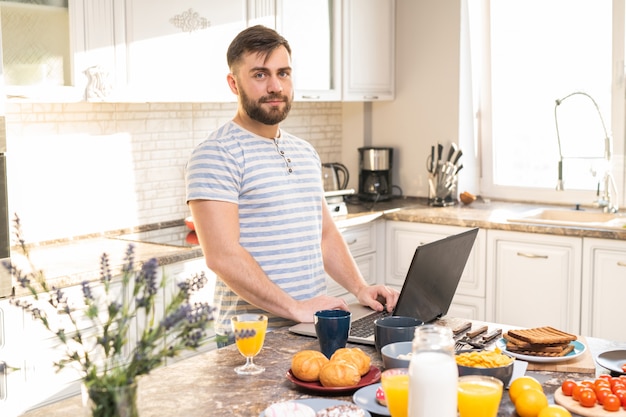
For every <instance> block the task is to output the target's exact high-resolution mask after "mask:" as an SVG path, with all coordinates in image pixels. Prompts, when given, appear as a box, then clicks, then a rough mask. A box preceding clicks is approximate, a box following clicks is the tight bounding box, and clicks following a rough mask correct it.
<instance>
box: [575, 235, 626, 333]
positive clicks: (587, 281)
mask: <svg viewBox="0 0 626 417" xmlns="http://www.w3.org/2000/svg"><path fill="white" fill-rule="evenodd" d="M583 247H584V254H585V255H584V261H583V302H582V332H583V333H584V334H586V335H590V336H594V337H601V338H604V339H610V340H616V341H620V342H626V328H625V327H624V322H623V320H622V318H623V317H624V314H623V313H621V311H620V310H621V306H623V304H624V294H626V241H623V240H621V241H620V240H602V239H587V238H585V239H584V241H583Z"/></svg>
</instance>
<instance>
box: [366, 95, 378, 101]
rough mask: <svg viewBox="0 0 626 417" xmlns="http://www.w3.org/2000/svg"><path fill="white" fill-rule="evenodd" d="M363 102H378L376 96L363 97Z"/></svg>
mask: <svg viewBox="0 0 626 417" xmlns="http://www.w3.org/2000/svg"><path fill="white" fill-rule="evenodd" d="M363 99H364V100H378V96H363Z"/></svg>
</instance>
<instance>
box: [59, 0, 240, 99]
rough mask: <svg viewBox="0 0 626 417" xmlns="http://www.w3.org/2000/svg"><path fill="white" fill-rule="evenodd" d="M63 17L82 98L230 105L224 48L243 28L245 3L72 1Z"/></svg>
mask: <svg viewBox="0 0 626 417" xmlns="http://www.w3.org/2000/svg"><path fill="white" fill-rule="evenodd" d="M70 13H71V17H72V20H71V21H72V28H73V33H74V34H75V35H74V38H75V40H74V45H73V51H74V59H75V75H76V85H77V86H78V87H79V88H82V89H83V90H84V91H86V93H87V97H88V99H91V100H106V101H120V100H124V101H184V102H187V101H191V102H194V101H201V102H228V101H235V99H236V97H235V96H234V95H233V94H232V92H231V91H230V89H229V88H228V84H227V82H226V75H227V74H228V66H227V64H226V51H227V49H228V45H229V44H230V42H231V41H232V39H233V38H234V37H235V36H236V35H237V33H239V32H240V31H241V30H242V29H244V28H245V27H246V24H247V16H248V12H247V1H246V0H237V1H229V2H223V1H220V0H184V1H177V2H172V1H165V0H158V1H154V0H126V1H124V0H73V2H72V3H71V4H70Z"/></svg>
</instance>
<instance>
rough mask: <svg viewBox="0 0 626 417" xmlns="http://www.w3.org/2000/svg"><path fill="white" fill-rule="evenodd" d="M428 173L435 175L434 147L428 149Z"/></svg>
mask: <svg viewBox="0 0 626 417" xmlns="http://www.w3.org/2000/svg"><path fill="white" fill-rule="evenodd" d="M428 172H430V173H431V174H434V173H435V145H433V146H431V147H430V162H429V165H428Z"/></svg>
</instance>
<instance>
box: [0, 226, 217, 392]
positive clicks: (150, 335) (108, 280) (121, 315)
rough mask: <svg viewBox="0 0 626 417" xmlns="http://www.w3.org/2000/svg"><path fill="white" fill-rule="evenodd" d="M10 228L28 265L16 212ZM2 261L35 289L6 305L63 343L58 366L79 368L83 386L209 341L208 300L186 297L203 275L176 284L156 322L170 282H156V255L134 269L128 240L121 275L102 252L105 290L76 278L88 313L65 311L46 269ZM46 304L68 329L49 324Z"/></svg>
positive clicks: (112, 380)
mask: <svg viewBox="0 0 626 417" xmlns="http://www.w3.org/2000/svg"><path fill="white" fill-rule="evenodd" d="M15 226H16V229H17V230H18V231H17V232H16V236H17V237H18V238H20V240H19V241H20V242H21V243H20V244H21V247H22V249H23V252H24V254H25V255H26V257H27V259H28V260H29V262H30V257H29V253H28V248H27V247H26V245H25V243H24V242H25V241H24V240H23V239H21V231H20V230H19V229H20V224H19V219H18V218H17V216H16V220H15ZM3 266H4V267H5V268H6V269H7V270H9V271H10V272H11V273H12V274H13V275H14V276H15V277H17V280H18V282H20V285H22V286H23V287H24V288H27V289H28V290H29V291H30V292H31V294H32V301H27V300H29V299H18V298H15V297H13V298H12V299H11V302H12V303H13V304H14V305H16V306H18V307H21V308H22V309H23V310H24V311H25V312H28V313H30V314H31V315H32V316H33V317H34V318H35V319H36V320H39V321H40V322H41V323H42V324H43V325H44V326H45V327H46V328H47V329H49V330H50V331H52V332H53V333H54V334H55V335H56V336H57V338H58V339H59V340H60V341H61V342H62V343H63V344H64V345H65V349H66V352H65V353H66V355H65V356H64V357H63V358H62V359H60V360H59V361H58V362H56V366H57V367H58V368H59V369H61V368H63V367H65V366H67V365H71V364H76V365H78V366H79V368H80V370H81V372H82V373H83V375H84V382H85V383H86V385H87V387H88V388H92V387H100V388H103V387H105V388H109V387H113V386H121V385H125V384H128V383H129V382H131V381H133V380H134V379H135V378H136V377H138V376H140V375H145V374H148V373H149V372H150V371H151V370H152V369H154V368H156V367H157V366H159V365H161V364H162V363H163V362H164V360H165V358H168V357H174V356H176V355H178V354H180V353H181V352H182V351H184V350H189V349H196V348H197V347H199V346H200V345H201V344H202V343H203V342H204V341H205V340H206V329H207V328H208V327H209V325H210V323H211V321H212V320H213V311H214V309H212V308H211V307H210V306H209V305H208V304H207V303H191V302H190V299H191V296H192V295H193V293H195V292H196V291H198V290H199V289H201V288H202V287H203V286H204V285H205V284H206V282H207V281H208V280H207V278H206V276H204V274H199V275H196V276H194V277H192V278H190V279H188V280H186V281H185V282H184V283H180V284H178V286H177V289H178V291H176V292H175V293H174V294H172V295H171V296H170V298H169V302H168V303H167V304H166V305H165V310H164V311H165V314H164V317H163V319H161V320H158V319H157V317H156V314H157V310H159V309H160V308H161V307H160V306H158V305H157V300H158V298H157V294H158V291H159V288H166V287H167V283H166V279H167V277H165V276H163V278H162V280H161V282H160V283H159V282H157V281H158V275H159V274H158V268H159V266H158V262H157V260H156V259H150V260H148V261H146V262H145V263H144V264H143V265H142V267H141V268H140V269H139V270H138V271H137V270H136V267H135V252H134V245H132V244H130V245H128V248H127V250H126V252H125V256H124V264H123V265H122V267H121V277H119V278H118V277H115V276H114V274H113V273H112V269H111V265H110V260H109V256H108V255H107V254H103V255H102V256H101V257H100V281H101V283H102V284H103V285H102V286H103V290H104V291H103V293H100V292H99V291H98V292H95V291H92V287H91V284H90V283H89V282H86V281H85V282H82V283H81V289H82V296H83V297H82V298H83V300H82V301H83V302H84V304H85V310H84V311H82V314H81V315H80V316H78V315H77V314H79V313H78V312H77V311H73V310H72V309H71V308H70V305H71V304H70V300H69V299H68V297H67V294H65V293H64V291H63V290H62V289H60V288H55V287H52V288H48V286H47V282H46V279H45V276H44V273H43V272H42V271H39V270H36V269H35V268H34V267H32V264H31V267H32V271H34V272H32V273H28V274H26V273H23V272H22V271H20V270H18V269H17V268H16V267H15V266H14V265H11V264H10V263H3ZM113 283H115V284H116V285H115V286H114V285H112V284H113ZM118 283H119V284H120V285H117V284H118ZM113 288H115V291H113V290H112V289H113ZM44 294H45V295H47V297H44ZM44 301H45V302H48V303H50V304H51V305H52V306H53V307H54V308H55V309H56V311H57V313H59V314H64V315H66V316H67V318H68V319H69V323H71V328H69V329H65V328H58V329H57V328H54V329H53V328H51V326H50V323H49V321H48V317H47V316H46V313H45V311H43V310H41V309H40V308H39V305H41V304H40V303H41V302H44ZM162 311H163V310H162ZM85 318H86V319H88V320H91V326H90V327H89V332H85V333H84V334H83V332H82V331H81V329H84V320H85ZM79 319H80V320H79ZM131 333H135V334H136V339H137V340H136V343H134V344H131V343H130V339H129V335H130V334H131ZM94 358H97V361H95V360H94Z"/></svg>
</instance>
